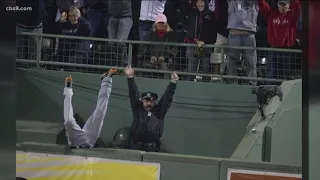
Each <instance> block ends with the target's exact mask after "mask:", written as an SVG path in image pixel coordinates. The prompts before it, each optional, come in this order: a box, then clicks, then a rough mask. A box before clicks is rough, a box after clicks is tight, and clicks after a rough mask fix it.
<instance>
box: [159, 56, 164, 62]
mask: <svg viewBox="0 0 320 180" xmlns="http://www.w3.org/2000/svg"><path fill="white" fill-rule="evenodd" d="M163 62H164V57H163V56H160V57H159V58H158V64H162V63H163Z"/></svg>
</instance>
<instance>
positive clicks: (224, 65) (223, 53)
mask: <svg viewBox="0 0 320 180" xmlns="http://www.w3.org/2000/svg"><path fill="white" fill-rule="evenodd" d="M220 53H221V65H220V83H223V74H224V70H225V69H226V58H225V49H224V48H222V47H221V48H220Z"/></svg>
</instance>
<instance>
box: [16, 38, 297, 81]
mask: <svg viewBox="0 0 320 180" xmlns="http://www.w3.org/2000/svg"><path fill="white" fill-rule="evenodd" d="M17 54H18V55H17V67H23V68H37V69H39V70H40V69H46V70H65V71H80V72H88V73H102V72H104V71H105V70H106V69H108V68H112V67H119V69H120V70H123V68H124V67H125V66H126V65H131V66H132V67H134V68H135V71H136V75H137V76H144V77H149V78H160V79H161V78H169V75H170V73H171V72H172V71H175V72H177V74H179V75H180V76H181V79H183V80H189V81H206V82H208V81H210V82H224V83H248V82H249V81H250V82H256V81H260V82H282V81H284V80H292V79H299V78H300V77H301V50H298V49H275V48H252V47H243V46H226V45H204V46H202V47H200V48H198V47H196V46H195V45H194V44H187V43H169V42H166V43H163V42H147V41H129V40H128V41H119V40H111V39H104V38H93V37H75V36H64V35H52V34H34V33H20V34H17ZM227 62H228V63H227Z"/></svg>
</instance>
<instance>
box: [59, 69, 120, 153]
mask: <svg viewBox="0 0 320 180" xmlns="http://www.w3.org/2000/svg"><path fill="white" fill-rule="evenodd" d="M116 72H117V70H115V69H111V70H109V71H108V72H107V73H105V74H103V75H102V77H101V79H102V81H101V87H100V90H99V94H98V100H97V105H96V108H95V110H94V111H93V113H92V115H91V116H90V117H89V119H88V120H87V121H86V123H85V125H84V127H83V128H80V126H79V125H78V124H77V122H76V120H75V118H74V117H73V107H72V96H73V90H72V78H71V77H67V78H66V79H65V81H66V85H65V88H64V93H63V94H64V96H65V98H64V112H63V113H64V114H63V116H64V125H65V129H66V136H67V138H68V144H69V146H70V147H79V146H89V147H93V146H94V144H95V143H96V141H97V139H98V137H99V135H100V132H101V128H102V125H103V120H104V118H105V115H106V112H107V108H108V102H109V97H110V94H111V88H112V75H113V74H115V73H116Z"/></svg>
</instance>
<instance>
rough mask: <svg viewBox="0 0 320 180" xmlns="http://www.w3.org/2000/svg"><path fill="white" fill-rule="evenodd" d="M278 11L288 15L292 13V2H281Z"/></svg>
mask: <svg viewBox="0 0 320 180" xmlns="http://www.w3.org/2000/svg"><path fill="white" fill-rule="evenodd" d="M278 10H279V12H281V13H287V12H289V11H290V0H279V1H278Z"/></svg>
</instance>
